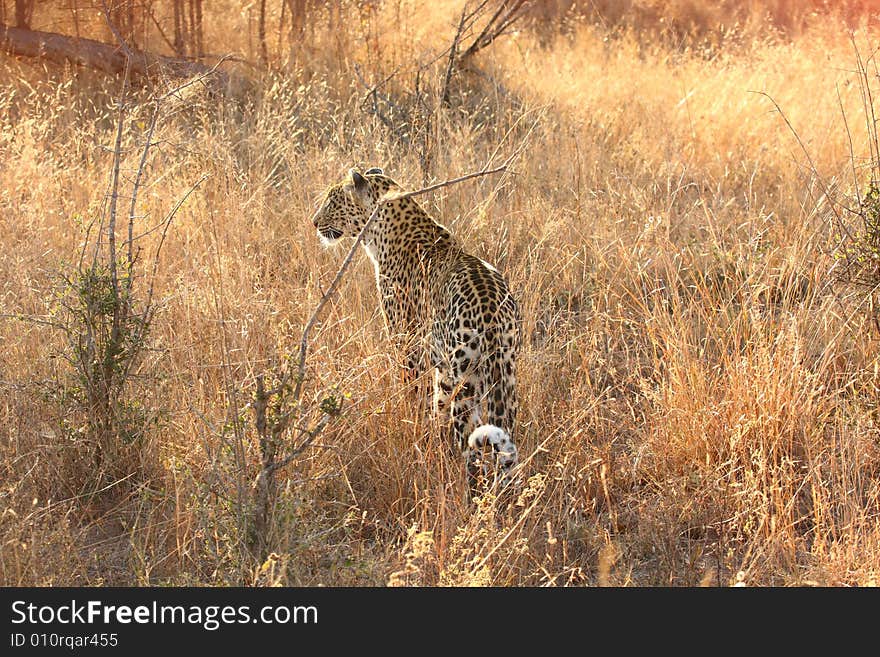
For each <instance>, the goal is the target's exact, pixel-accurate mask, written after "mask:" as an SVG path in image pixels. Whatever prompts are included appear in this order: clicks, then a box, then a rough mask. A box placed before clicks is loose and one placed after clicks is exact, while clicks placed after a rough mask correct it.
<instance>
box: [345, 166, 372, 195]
mask: <svg viewBox="0 0 880 657" xmlns="http://www.w3.org/2000/svg"><path fill="white" fill-rule="evenodd" d="M348 173H349V175H350V176H351V182H352V184H353V185H354V188H355V190H357V191H359V192H363V191H365V190H366V189H367V186H368V184H369V183H367V179H366V178H364V177H363V176H362V175H361V172H360V171H358V170H357V169H351V170H350V171H349V172H348Z"/></svg>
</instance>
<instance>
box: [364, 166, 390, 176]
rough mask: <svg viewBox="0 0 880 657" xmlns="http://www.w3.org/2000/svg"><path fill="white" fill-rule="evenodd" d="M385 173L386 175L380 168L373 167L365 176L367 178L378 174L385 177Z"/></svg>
mask: <svg viewBox="0 0 880 657" xmlns="http://www.w3.org/2000/svg"><path fill="white" fill-rule="evenodd" d="M384 173H385V171H384V170H382V169H380V168H379V167H373V168H372V169H367V170H366V171H365V172H364V175H365V176H372V175H373V174H376V175H380V176H381V175H383V174H384Z"/></svg>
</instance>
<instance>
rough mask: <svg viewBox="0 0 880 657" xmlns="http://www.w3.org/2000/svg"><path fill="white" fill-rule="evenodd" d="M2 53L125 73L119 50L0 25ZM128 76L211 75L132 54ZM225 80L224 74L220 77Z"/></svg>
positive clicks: (191, 65)
mask: <svg viewBox="0 0 880 657" xmlns="http://www.w3.org/2000/svg"><path fill="white" fill-rule="evenodd" d="M0 52H4V53H6V54H8V55H14V56H17V57H37V58H40V59H45V60H47V61H50V62H54V63H56V64H65V63H71V64H75V65H77V66H86V67H89V68H94V69H97V70H99V71H103V72H105V73H109V74H113V75H119V74H121V73H122V72H123V71H125V60H126V56H127V53H126V51H125V50H123V49H122V48H121V47H120V46H111V45H109V44H107V43H103V42H101V41H95V40H94V39H84V38H77V37H72V36H68V35H66V34H57V33H55V32H40V31H38V30H29V29H25V28H21V27H11V26H8V25H2V24H0ZM129 52H130V55H131V57H130V63H129V72H130V73H131V74H133V75H139V76H142V77H149V76H151V75H158V74H163V75H166V76H172V77H178V78H189V77H193V76H197V75H205V74H207V73H210V72H211V71H212V68H211V67H210V66H206V65H205V64H202V63H200V62H194V61H191V60H187V59H178V58H175V57H167V56H165V55H157V54H154V53H149V52H144V51H142V50H134V49H131V50H129ZM221 77H222V74H221Z"/></svg>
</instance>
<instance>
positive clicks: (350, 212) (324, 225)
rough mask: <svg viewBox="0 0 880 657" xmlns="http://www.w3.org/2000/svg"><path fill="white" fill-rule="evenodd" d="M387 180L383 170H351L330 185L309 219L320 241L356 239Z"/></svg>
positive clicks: (327, 242)
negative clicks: (362, 171) (316, 230)
mask: <svg viewBox="0 0 880 657" xmlns="http://www.w3.org/2000/svg"><path fill="white" fill-rule="evenodd" d="M386 180H388V179H387V178H386V177H385V175H384V173H383V171H382V169H376V168H374V169H368V170H367V171H366V172H364V173H361V172H360V171H359V170H358V169H356V168H354V169H350V170H349V172H348V174H347V175H346V176H345V178H343V179H342V180H341V181H340V182H338V183H336V184H335V185H332V186H331V187H330V189H328V190H327V193H326V195H325V196H324V199H323V200H322V201H321V206H320V207H319V208H318V210H317V211H316V212H315V214H314V215H312V223H313V224H314V225H315V228H317V229H318V236H319V237H320V238H321V241H322V242H324V243H325V244H331V243H333V242H335V241H336V240H338V239H340V238H342V237H356V236H357V234H358V233H359V232H360V231H361V228H363V226H364V224H365V223H366V222H367V220H368V219H369V218H370V214H371V213H372V212H373V210H374V209H375V207H376V203H378V202H379V199H380V197H381V195H382V193H383V192H384V191H385V189H387V184H384V181H386Z"/></svg>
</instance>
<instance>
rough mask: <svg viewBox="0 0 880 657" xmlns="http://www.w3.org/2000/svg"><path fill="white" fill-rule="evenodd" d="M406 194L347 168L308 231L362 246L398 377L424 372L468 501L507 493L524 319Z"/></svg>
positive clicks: (502, 282) (500, 280)
mask: <svg viewBox="0 0 880 657" xmlns="http://www.w3.org/2000/svg"><path fill="white" fill-rule="evenodd" d="M404 193H405V192H404V191H403V189H402V188H401V186H400V185H399V184H398V183H397V182H395V181H394V180H393V179H392V178H391V177H389V176H388V175H386V174H385V171H384V169H382V168H380V167H373V168H369V169H367V170H365V171H361V170H360V168H358V167H353V168H351V169H349V171H348V172H347V174H346V175H345V176H343V179H342V180H341V181H339V182H337V183H335V184H333V185H331V186H330V187H329V188H327V190H326V192H325V193H323V195H322V196H319V198H320V200H319V201H318V203H317V205H318V208H317V210H316V211H315V213H314V214H313V216H312V224H313V225H314V227H315V228H316V229H317V234H318V237H319V239H320V241H321V242H322V243H323V244H324V245H325V246H327V245H330V244H334V243H336V242H338V241H339V240H342V239H344V238H356V239H358V238H359V239H360V245H361V246H362V247H363V251H365V252H366V255H367V257H368V258H369V260H370V261H371V262H372V264H373V268H374V270H375V281H376V289H377V291H378V296H379V307H380V310H381V314H382V315H383V317H384V320H385V324H386V326H387V329H388V333H389V335H390V336H391V338H392V342H393V343H394V345H395V347H396V349H397V351H398V353H399V354H400V355H401V356H402V361H403V363H402V366H403V367H402V369H403V372H404V378H405V379H406V380H410V381H411V380H414V379H418V378H419V377H420V376H421V375H423V374H430V375H431V381H432V385H431V389H432V390H431V393H432V394H431V401H430V403H431V411H432V413H433V415H434V416H435V417H436V418H438V419H439V421H440V424H441V426H443V427H445V430H444V433H445V435H446V437H447V439H451V440H452V441H453V444H454V445H456V446H457V448H458V450H459V452H460V453H461V454H462V456H463V457H464V462H465V464H466V473H467V481H468V489H469V492H470V494H471V497H473V496H474V495H476V494H477V493H478V492H479V491H480V490H485V487H486V486H487V485H488V484H489V483H490V482H491V483H494V482H500V484H501V485H502V486H505V487H506V486H507V485H508V484H509V483H510V481H511V480H512V474H511V473H512V472H514V469H515V467H516V465H517V463H518V461H519V456H518V450H517V446H516V442H515V441H514V439H513V435H514V425H515V422H516V416H517V410H518V407H517V395H516V360H517V355H518V352H519V350H520V347H521V344H522V338H521V326H522V316H521V313H520V308H519V304H518V303H517V301H516V299H515V298H514V296H513V294H512V293H511V290H510V287H509V285H508V283H507V280H506V279H505V277H504V276H503V275H502V274H501V273H500V272H499V271H498V269H496V268H495V267H494V266H493V265H491V264H489V263H488V262H486V261H485V260H482V259H481V258H479V257H477V256H475V255H472V254H471V253H468V252H467V251H466V250H465V248H464V247H463V246H462V244H461V242H460V241H459V240H458V239H457V238H456V237H455V236H454V235H453V234H452V233H451V232H450V230H449V229H448V228H446V226H444V225H442V224H441V223H439V222H438V221H437V220H436V219H434V217H432V216H431V214H430V213H429V212H427V211H426V210H425V209H424V208H423V207H422V206H421V205H420V204H419V203H418V202H417V201H416V199H415V198H414V196H402V194H404ZM361 233H363V234H361ZM450 434H451V435H450Z"/></svg>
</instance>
